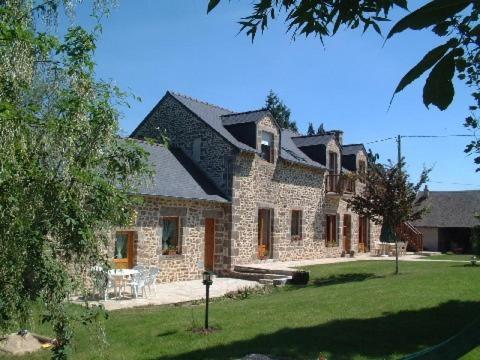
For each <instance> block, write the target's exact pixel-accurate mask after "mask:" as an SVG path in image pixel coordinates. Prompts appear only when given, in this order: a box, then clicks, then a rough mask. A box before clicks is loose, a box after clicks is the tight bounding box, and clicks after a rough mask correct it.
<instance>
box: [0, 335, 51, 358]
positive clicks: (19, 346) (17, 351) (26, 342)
mask: <svg viewBox="0 0 480 360" xmlns="http://www.w3.org/2000/svg"><path fill="white" fill-rule="evenodd" d="M50 347H51V339H48V338H45V337H42V336H38V335H35V334H31V333H26V334H25V335H19V334H10V335H7V336H4V337H0V352H1V351H3V352H6V353H8V354H13V355H22V354H27V353H31V352H35V351H38V350H40V349H45V348H47V349H48V348H50Z"/></svg>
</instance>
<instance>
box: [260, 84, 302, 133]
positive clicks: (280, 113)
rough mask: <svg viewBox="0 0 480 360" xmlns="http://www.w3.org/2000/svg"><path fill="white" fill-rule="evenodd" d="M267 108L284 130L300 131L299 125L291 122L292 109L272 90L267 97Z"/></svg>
mask: <svg viewBox="0 0 480 360" xmlns="http://www.w3.org/2000/svg"><path fill="white" fill-rule="evenodd" d="M265 108H267V110H269V111H270V113H271V114H272V116H273V117H274V118H275V120H277V122H278V125H279V126H280V127H281V128H282V129H290V130H292V131H298V129H297V123H296V122H295V121H291V120H290V109H289V108H288V107H287V106H286V105H285V104H284V103H283V101H282V100H280V98H279V97H278V95H277V94H275V93H274V92H273V91H272V90H270V92H269V93H268V95H267V99H266V100H265Z"/></svg>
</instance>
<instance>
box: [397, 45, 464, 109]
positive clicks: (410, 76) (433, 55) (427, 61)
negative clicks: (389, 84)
mask: <svg viewBox="0 0 480 360" xmlns="http://www.w3.org/2000/svg"><path fill="white" fill-rule="evenodd" d="M457 44H458V41H456V40H450V41H448V42H447V43H445V44H443V45H440V46H437V47H436V48H434V49H433V50H430V51H429V52H428V53H427V54H426V55H425V56H424V57H423V59H422V60H421V61H420V62H419V63H418V64H417V65H415V66H414V67H413V68H412V69H411V70H410V71H409V72H408V73H407V74H406V75H405V76H404V77H403V78H402V80H400V82H399V83H398V85H397V87H396V89H395V91H394V93H393V96H392V99H391V100H390V104H391V103H392V101H393V98H394V96H395V94H397V93H399V92H400V91H402V90H403V89H404V88H405V87H406V86H408V85H409V84H411V83H412V82H413V81H415V80H416V79H418V78H419V77H420V76H421V75H422V74H423V73H425V72H426V71H427V70H428V69H430V68H431V67H432V66H434V65H435V64H436V63H437V62H438V61H439V60H440V59H441V58H442V57H443V56H444V55H445V53H446V52H447V51H448V50H449V49H451V48H452V47H454V46H456V45H457Z"/></svg>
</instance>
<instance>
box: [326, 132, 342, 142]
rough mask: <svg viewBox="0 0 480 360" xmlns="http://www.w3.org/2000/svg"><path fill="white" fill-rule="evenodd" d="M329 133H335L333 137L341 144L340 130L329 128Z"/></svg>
mask: <svg viewBox="0 0 480 360" xmlns="http://www.w3.org/2000/svg"><path fill="white" fill-rule="evenodd" d="M329 132H330V133H332V134H334V135H335V139H337V141H338V143H339V144H340V145H343V131H342V130H330V131H329Z"/></svg>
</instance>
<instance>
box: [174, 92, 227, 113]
mask: <svg viewBox="0 0 480 360" xmlns="http://www.w3.org/2000/svg"><path fill="white" fill-rule="evenodd" d="M167 92H169V93H170V94H172V95H177V96H181V97H183V98H185V99H189V100H192V101H195V102H198V103H200V104H204V105H208V106H212V107H216V108H218V109H222V110H225V111H229V112H231V113H235V111H233V110H230V109H227V108H224V107H222V106H218V105H215V104H211V103H209V102H206V101H203V100H198V99H195V98H193V97H191V96H188V95H184V94H180V93H178V92H176V91H172V90H167Z"/></svg>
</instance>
